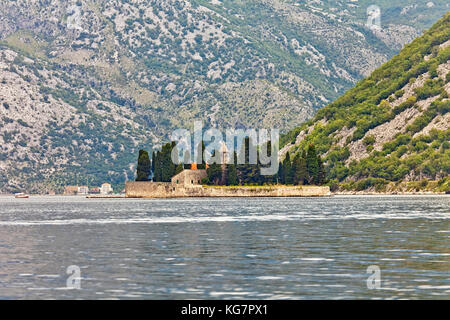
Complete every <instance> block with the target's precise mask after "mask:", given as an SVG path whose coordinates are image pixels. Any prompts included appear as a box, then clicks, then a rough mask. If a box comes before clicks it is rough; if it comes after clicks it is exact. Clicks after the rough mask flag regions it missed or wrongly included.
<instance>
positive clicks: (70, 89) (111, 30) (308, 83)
mask: <svg viewBox="0 0 450 320" xmlns="http://www.w3.org/2000/svg"><path fill="white" fill-rule="evenodd" d="M414 2H415V1H409V0H408V1H378V5H379V6H380V9H381V17H380V23H381V24H380V26H381V28H378V29H373V30H371V29H369V28H367V27H366V26H365V24H366V21H367V9H368V7H369V6H370V5H371V4H372V2H371V1H368V0H367V1H366V0H364V1H347V0H345V1H343V0H342V1H316V0H311V1H301V2H300V1H280V0H246V1H219V0H212V1H200V0H195V1H183V0H170V1H143V0H78V1H72V2H68V1H62V0H15V1H1V2H0V113H1V116H0V143H1V147H0V192H8V191H9V192H10V191H16V190H27V191H29V192H45V191H52V190H57V191H60V190H61V188H62V186H63V185H65V184H68V183H71V184H75V183H77V184H90V185H91V184H94V185H95V184H97V185H98V184H100V183H102V182H104V181H105V180H107V181H110V182H112V183H114V184H120V183H123V182H124V181H125V180H126V179H132V178H133V176H134V164H135V162H136V161H135V157H137V151H138V150H139V148H141V147H144V146H145V147H147V148H148V147H149V146H157V145H158V144H160V143H161V141H164V140H166V139H167V136H168V134H169V133H170V132H171V131H172V130H173V129H175V128H190V127H192V124H193V121H194V120H203V121H204V122H205V123H207V124H208V125H211V126H215V127H219V128H223V127H224V128H227V127H237V128H245V127H256V128H260V127H266V128H270V127H278V128H280V129H282V130H285V131H286V130H288V129H291V128H294V127H295V126H297V125H299V124H301V123H302V122H303V121H305V120H307V119H309V118H311V117H312V116H313V114H314V113H315V112H316V110H318V109H320V108H321V107H323V106H325V105H326V104H328V103H330V102H331V101H333V100H334V99H336V98H337V97H339V96H340V95H341V94H343V93H344V92H345V91H346V90H347V89H349V88H351V87H352V86H353V85H354V84H355V83H356V82H357V81H358V80H359V79H361V78H363V77H364V76H367V75H369V74H370V72H371V71H372V70H374V69H375V68H376V67H377V66H379V65H381V64H382V63H383V62H385V61H387V60H388V59H389V58H390V57H392V56H393V55H394V54H395V53H396V52H398V50H400V48H401V47H402V46H403V45H404V44H405V43H408V42H409V41H411V40H412V39H413V38H415V37H416V36H418V35H419V34H420V33H421V32H422V31H423V30H424V28H426V27H429V26H430V25H431V24H432V23H433V22H434V21H435V20H437V19H438V16H439V15H440V14H441V13H442V12H443V11H446V10H448V3H447V1H444V0H440V1H438V0H434V1H433V2H431V1H430V2H428V3H423V4H415V3H414ZM400 3H401V4H400Z"/></svg>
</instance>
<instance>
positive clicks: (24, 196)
mask: <svg viewBox="0 0 450 320" xmlns="http://www.w3.org/2000/svg"><path fill="white" fill-rule="evenodd" d="M14 197H15V198H16V199H28V198H29V197H30V196H29V195H27V194H25V193H16V194H15V195H14Z"/></svg>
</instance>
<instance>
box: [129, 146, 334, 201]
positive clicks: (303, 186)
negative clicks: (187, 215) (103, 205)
mask: <svg viewBox="0 0 450 320" xmlns="http://www.w3.org/2000/svg"><path fill="white" fill-rule="evenodd" d="M246 146H247V147H248V141H247V142H246ZM174 147H175V144H174V143H168V144H166V145H164V146H163V147H162V149H161V151H157V152H152V159H151V160H150V157H149V154H148V152H147V151H145V150H140V152H139V159H138V166H137V177H136V181H129V182H127V183H126V185H125V193H126V197H127V198H184V197H321V196H330V195H331V192H330V187H329V186H326V185H325V183H326V176H325V170H324V167H323V163H322V160H321V158H320V156H318V155H317V153H316V151H315V148H314V145H310V146H309V147H308V148H307V150H305V151H303V152H302V153H299V154H296V155H294V156H293V157H292V160H291V155H290V154H289V153H287V154H286V156H285V157H284V160H283V161H282V162H281V163H279V169H278V170H277V173H276V174H274V175H262V174H261V170H260V169H261V166H262V165H261V164H260V163H259V161H258V163H257V164H248V163H249V161H248V151H246V153H245V154H246V161H245V164H237V163H238V162H237V161H236V159H237V155H236V153H235V152H234V153H233V157H234V160H235V161H227V159H229V157H230V156H231V155H229V154H228V152H227V150H226V148H222V149H221V151H220V152H221V156H220V157H221V159H222V161H220V164H216V163H212V164H209V163H207V162H205V161H203V162H202V163H200V164H197V163H191V164H188V163H187V161H186V162H185V164H183V163H180V164H178V165H177V164H174V163H173V161H172V160H171V153H172V149H173V148H174ZM246 149H247V148H246Z"/></svg>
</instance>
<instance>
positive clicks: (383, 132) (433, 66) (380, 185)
mask: <svg viewBox="0 0 450 320" xmlns="http://www.w3.org/2000/svg"><path fill="white" fill-rule="evenodd" d="M449 59H450V13H447V14H445V16H444V17H443V18H442V19H440V20H439V21H438V22H437V23H436V24H435V25H434V26H433V27H432V28H431V29H430V30H428V31H426V32H425V34H424V35H423V36H421V37H419V38H417V39H416V40H414V41H413V42H412V43H411V44H408V45H406V46H405V48H404V49H403V50H402V51H401V52H400V53H399V54H398V55H397V56H395V57H394V58H392V59H391V60H390V61H389V62H387V63H386V64H384V65H383V66H381V67H380V68H378V69H377V70H375V71H374V72H373V73H372V74H371V75H370V76H369V77H367V78H366V79H364V80H362V81H360V82H358V83H357V85H356V86H355V87H354V88H353V89H351V90H349V91H348V92H347V93H345V94H344V95H343V96H342V97H340V98H339V99H337V100H336V101H334V102H333V103H331V104H330V105H328V106H326V107H325V108H323V109H321V110H320V111H319V112H318V113H317V114H316V116H315V117H314V118H313V119H312V120H310V121H308V122H307V123H305V124H303V125H302V126H301V127H299V128H296V129H295V130H293V131H291V132H290V133H288V134H287V135H285V136H284V137H283V139H282V140H283V144H284V148H283V150H282V151H281V152H280V154H282V155H285V154H286V153H287V152H289V153H290V154H291V156H290V157H291V158H292V155H295V154H297V153H298V152H300V151H299V150H302V149H303V148H304V147H305V146H307V145H309V144H314V145H315V146H316V148H317V151H318V152H319V154H321V155H322V156H323V158H324V162H325V164H326V167H327V171H328V176H329V178H330V179H332V185H333V186H334V187H335V188H336V187H337V186H338V185H340V188H341V189H342V190H376V191H386V190H399V191H418V190H434V191H449V190H450V185H449V175H450V142H449V141H450V129H449V127H450V114H449V110H450V100H449V97H448V95H449V93H450V73H449V71H450V61H449Z"/></svg>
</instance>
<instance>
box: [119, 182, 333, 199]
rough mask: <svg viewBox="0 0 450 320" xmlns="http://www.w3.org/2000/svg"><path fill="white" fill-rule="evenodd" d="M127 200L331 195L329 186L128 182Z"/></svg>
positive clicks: (126, 188)
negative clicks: (187, 185)
mask: <svg viewBox="0 0 450 320" xmlns="http://www.w3.org/2000/svg"><path fill="white" fill-rule="evenodd" d="M125 191H126V197H127V198H185V197H322V196H329V195H331V192H330V188H329V187H328V186H324V187H315V186H272V187H266V186H262V187H216V186H205V187H204V186H191V187H188V188H186V187H183V186H177V185H174V184H172V183H170V182H127V183H126V186H125Z"/></svg>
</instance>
